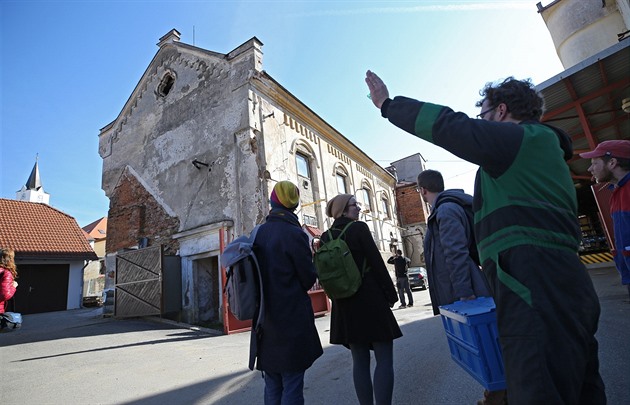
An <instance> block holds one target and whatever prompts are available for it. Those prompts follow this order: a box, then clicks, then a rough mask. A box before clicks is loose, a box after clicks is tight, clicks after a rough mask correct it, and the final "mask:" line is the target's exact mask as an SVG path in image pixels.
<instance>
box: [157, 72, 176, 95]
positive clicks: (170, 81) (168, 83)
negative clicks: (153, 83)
mask: <svg viewBox="0 0 630 405" xmlns="http://www.w3.org/2000/svg"><path fill="white" fill-rule="evenodd" d="M174 84H175V78H174V77H173V75H172V74H170V73H167V74H165V75H164V77H163V78H162V81H161V82H160V85H159V86H158V95H159V96H160V97H166V96H167V95H168V93H169V92H170V91H171V89H172V88H173V85H174Z"/></svg>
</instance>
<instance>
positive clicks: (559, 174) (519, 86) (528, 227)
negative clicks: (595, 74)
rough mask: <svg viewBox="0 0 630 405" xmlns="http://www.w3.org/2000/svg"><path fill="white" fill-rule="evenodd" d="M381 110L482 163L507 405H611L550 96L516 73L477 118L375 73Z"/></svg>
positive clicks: (483, 234) (480, 186) (480, 200)
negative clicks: (401, 91) (396, 87)
mask: <svg viewBox="0 0 630 405" xmlns="http://www.w3.org/2000/svg"><path fill="white" fill-rule="evenodd" d="M365 80H366V83H367V85H368V87H369V89H370V96H371V99H372V102H373V103H374V105H375V106H376V107H377V108H379V109H380V110H381V115H382V116H383V117H386V118H388V119H389V121H390V122H392V123H393V124H394V125H396V126H398V127H399V128H401V129H404V130H405V131H407V132H409V133H411V134H413V135H416V136H418V137H420V138H422V139H424V140H426V141H428V142H431V143H433V144H435V145H438V146H441V147H443V148H444V149H446V150H448V151H449V152H451V153H453V154H454V155H456V156H458V157H460V158H462V159H464V160H467V161H469V162H471V163H474V164H477V165H479V166H480V168H479V171H478V172H477V178H476V180H475V197H474V202H473V207H474V211H475V237H476V240H477V247H478V249H479V255H480V260H481V265H482V268H483V271H484V273H485V275H486V276H487V277H488V280H489V281H490V286H491V288H492V289H493V293H494V300H495V303H496V306H497V321H498V329H499V340H500V342H501V349H502V352H503V359H504V363H505V375H506V382H507V392H508V402H509V403H510V404H511V405H518V404H533V403H567V404H576V403H588V404H603V403H605V402H606V394H605V392H604V383H603V381H602V379H601V376H600V374H599V357H598V349H597V340H596V339H595V332H596V331H597V324H598V322H599V314H600V306H599V300H598V298H597V294H596V293H595V289H594V288H593V283H592V281H591V279H590V277H589V275H588V273H587V271H586V268H585V267H584V265H583V264H582V262H581V261H580V259H579V257H578V255H577V250H578V246H579V242H580V236H581V235H580V228H579V226H578V221H577V198H576V193H575V187H574V186H573V181H572V180H571V174H570V173H569V168H568V166H567V164H566V162H565V160H566V159H570V158H571V157H572V156H573V151H572V146H571V139H570V138H569V137H568V136H567V135H566V133H564V132H562V131H561V130H559V129H556V128H553V127H550V126H547V125H543V124H541V123H540V122H539V119H540V117H541V116H542V112H543V100H542V97H540V95H539V94H538V93H537V92H536V90H535V89H534V88H533V85H532V84H531V82H529V81H519V80H515V79H514V78H511V77H510V78H508V79H506V80H504V81H503V82H501V83H498V84H496V85H495V84H493V83H489V84H487V85H486V87H485V88H484V89H483V91H482V93H481V94H482V97H483V98H482V100H481V101H480V102H479V103H477V106H478V107H481V112H480V114H479V115H478V118H481V119H472V118H469V117H468V116H467V115H466V114H463V113H457V112H454V111H453V110H452V109H450V108H448V107H445V106H441V105H437V104H432V103H427V102H421V101H417V100H413V99H410V98H406V97H396V98H394V99H393V100H392V99H390V98H389V91H388V90H387V87H386V86H385V84H384V83H383V81H382V80H381V79H380V78H379V77H378V76H377V75H375V74H374V73H372V72H370V71H368V72H367V75H366V79H365Z"/></svg>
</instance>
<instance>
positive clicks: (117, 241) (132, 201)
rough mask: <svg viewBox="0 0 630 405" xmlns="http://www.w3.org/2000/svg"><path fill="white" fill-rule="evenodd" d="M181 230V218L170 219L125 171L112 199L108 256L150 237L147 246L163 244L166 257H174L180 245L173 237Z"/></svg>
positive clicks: (108, 224) (108, 232)
mask: <svg viewBox="0 0 630 405" xmlns="http://www.w3.org/2000/svg"><path fill="white" fill-rule="evenodd" d="M178 229H179V219H178V218H173V217H171V216H169V215H168V214H167V213H166V211H164V209H163V208H162V207H161V206H160V205H159V204H158V203H157V201H155V199H154V198H153V196H152V195H151V194H150V193H149V192H147V190H146V189H145V188H144V187H143V186H142V184H140V182H138V180H137V179H136V178H135V177H134V176H133V175H131V174H129V173H128V172H127V171H125V172H124V173H123V175H122V177H121V179H120V181H119V182H118V185H117V186H116V188H115V189H114V192H113V193H112V196H111V198H110V200H109V213H108V222H107V245H106V251H107V253H115V252H117V251H118V250H120V249H124V248H130V247H132V246H137V245H138V240H139V239H140V238H148V240H149V243H148V246H155V245H158V244H161V245H164V254H168V255H174V254H175V253H176V252H177V250H178V249H179V243H177V241H175V240H173V239H172V238H171V235H173V234H174V233H176V232H177V230H178Z"/></svg>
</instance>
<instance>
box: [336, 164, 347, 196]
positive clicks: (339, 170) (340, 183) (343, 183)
mask: <svg viewBox="0 0 630 405" xmlns="http://www.w3.org/2000/svg"><path fill="white" fill-rule="evenodd" d="M333 173H334V175H335V181H336V182H337V194H348V190H349V189H350V187H349V184H350V181H349V179H348V171H347V170H346V168H345V167H343V166H342V165H341V164H340V163H336V164H335V168H334V172H333Z"/></svg>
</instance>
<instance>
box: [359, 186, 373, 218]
mask: <svg viewBox="0 0 630 405" xmlns="http://www.w3.org/2000/svg"><path fill="white" fill-rule="evenodd" d="M359 195H360V196H361V197H360V198H361V203H362V209H363V211H365V212H368V211H370V212H371V211H372V200H371V199H370V189H369V188H367V187H363V188H362V189H360V190H359Z"/></svg>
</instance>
